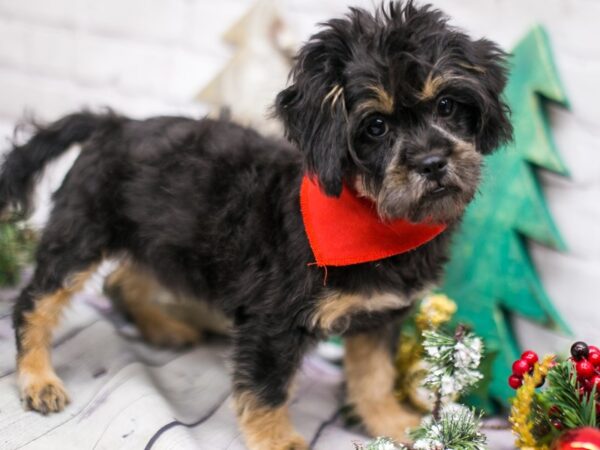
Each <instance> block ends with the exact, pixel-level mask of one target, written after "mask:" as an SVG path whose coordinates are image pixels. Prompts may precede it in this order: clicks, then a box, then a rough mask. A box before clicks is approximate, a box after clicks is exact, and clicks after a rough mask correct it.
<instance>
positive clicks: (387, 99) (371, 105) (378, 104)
mask: <svg viewBox="0 0 600 450" xmlns="http://www.w3.org/2000/svg"><path fill="white" fill-rule="evenodd" d="M368 89H369V90H370V91H371V92H373V93H374V94H375V98H370V99H368V100H365V101H364V102H361V103H360V104H359V105H358V106H357V107H356V110H357V111H358V112H361V111H365V110H369V109H372V110H375V111H379V112H382V113H387V114H391V113H393V112H394V99H393V97H392V96H391V95H390V94H388V92H387V91H386V90H385V89H384V88H383V87H381V86H369V87H368Z"/></svg>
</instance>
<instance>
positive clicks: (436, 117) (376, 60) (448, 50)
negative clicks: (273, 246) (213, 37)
mask: <svg viewBox="0 0 600 450" xmlns="http://www.w3.org/2000/svg"><path fill="white" fill-rule="evenodd" d="M446 20H447V18H446V17H445V16H444V15H443V14H442V13H441V12H439V11H437V10H434V9H432V8H431V7H429V6H423V7H417V6H415V5H414V4H413V2H412V1H408V2H407V3H406V4H402V3H392V4H390V6H389V7H388V8H382V9H381V10H379V11H378V12H377V13H375V14H369V13H368V12H366V11H364V10H361V9H352V10H351V12H350V13H349V14H348V16H346V17H345V18H343V19H334V20H331V21H329V22H327V23H326V24H324V29H323V30H322V31H320V32H319V33H317V34H315V35H314V36H312V37H311V39H310V40H309V41H308V42H307V43H306V44H305V45H304V47H303V48H302V49H301V50H300V52H299V54H298V56H297V59H296V64H295V67H294V68H293V70H292V73H291V84H290V86H289V87H288V88H287V89H285V90H284V91H282V92H281V93H280V94H279V95H278V96H277V100H276V103H275V111H276V113H277V115H278V116H279V117H280V118H281V119H282V120H283V123H284V126H285V130H286V134H287V137H288V138H289V139H290V140H291V141H292V142H294V143H295V144H296V145H298V147H299V148H300V150H301V151H302V152H303V153H304V154H305V157H306V167H307V170H308V172H309V173H311V174H313V175H314V176H316V179H317V180H318V181H319V184H320V186H321V188H322V190H323V191H324V192H325V193H326V194H327V195H331V196H338V195H339V194H340V193H341V190H342V184H343V183H346V184H347V185H348V186H350V187H352V188H354V189H355V190H356V191H357V192H358V194H359V195H363V196H366V197H369V198H371V199H372V200H373V201H375V202H376V204H377V208H378V211H379V214H380V216H381V217H382V218H386V219H393V218H405V219H408V220H412V221H420V220H432V221H441V222H451V221H453V220H456V219H458V218H459V217H460V216H461V214H462V213H463V211H464V209H465V207H466V205H467V204H468V202H469V201H470V200H471V199H472V198H473V196H474V194H475V192H476V189H477V184H478V182H479V177H480V171H481V165H482V156H483V155H485V154H487V153H490V152H491V151H493V150H494V149H495V148H496V147H498V146H499V145H501V144H502V143H504V142H507V141H508V140H509V139H510V138H511V134H512V128H511V125H510V121H509V118H508V108H507V106H506V104H504V103H503V101H502V98H501V94H502V90H503V89H504V86H505V84H506V78H507V69H506V61H505V54H504V53H503V52H502V51H501V50H500V49H499V48H498V47H497V46H496V45H495V44H493V43H492V42H490V41H487V40H484V39H481V40H471V39H470V38H469V37H468V36H466V35H465V34H463V33H462V32H460V31H458V30H456V29H454V28H452V27H450V26H448V25H447V24H446Z"/></svg>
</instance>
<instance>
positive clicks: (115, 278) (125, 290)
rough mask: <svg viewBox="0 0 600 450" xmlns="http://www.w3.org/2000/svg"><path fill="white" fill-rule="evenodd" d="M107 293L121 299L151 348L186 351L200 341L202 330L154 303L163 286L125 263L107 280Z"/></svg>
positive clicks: (148, 275)
mask: <svg viewBox="0 0 600 450" xmlns="http://www.w3.org/2000/svg"><path fill="white" fill-rule="evenodd" d="M106 286H107V291H109V292H110V295H111V296H118V297H119V300H120V301H122V303H123V306H124V307H125V309H126V310H127V312H128V313H129V314H130V315H131V317H132V319H133V321H134V322H135V324H136V326H137V327H138V329H139V330H140V333H141V334H142V336H143V338H144V339H145V340H146V341H148V342H150V343H151V344H154V345H157V346H165V347H183V346H186V345H191V344H195V343H197V342H198V341H199V340H200V337H201V333H200V330H197V329H195V328H194V327H192V326H191V325H189V324H187V323H185V322H183V321H181V320H177V319H176V318H175V317H172V316H170V315H169V314H167V313H166V312H165V311H164V310H163V309H162V308H161V307H160V306H159V305H158V304H156V303H155V302H154V296H155V293H156V292H158V291H160V290H161V289H162V286H161V285H160V284H159V283H158V282H157V281H156V280H155V278H154V277H152V276H151V275H150V274H148V273H146V272H144V271H143V270H140V269H137V268H135V267H134V266H132V265H130V264H127V263H123V264H122V265H121V266H120V267H119V268H118V269H117V270H115V271H114V272H113V273H112V274H110V276H109V277H108V279H107V280H106Z"/></svg>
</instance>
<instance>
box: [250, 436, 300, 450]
mask: <svg viewBox="0 0 600 450" xmlns="http://www.w3.org/2000/svg"><path fill="white" fill-rule="evenodd" d="M247 444H248V448H249V449H250V450H308V448H309V447H308V444H307V443H306V441H305V440H304V439H303V438H302V436H300V435H299V434H295V433H294V434H292V435H290V436H286V437H272V436H270V437H268V438H266V439H260V440H254V441H247Z"/></svg>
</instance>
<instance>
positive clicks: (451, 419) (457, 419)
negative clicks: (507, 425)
mask: <svg viewBox="0 0 600 450" xmlns="http://www.w3.org/2000/svg"><path fill="white" fill-rule="evenodd" d="M480 428H481V415H479V414H476V413H475V412H474V411H473V410H471V409H469V408H467V407H466V406H463V405H457V404H450V405H446V406H444V407H442V408H441V410H440V413H439V419H435V418H434V417H433V416H431V417H428V418H426V419H425V420H424V421H423V423H422V424H421V426H420V427H419V428H417V429H416V430H414V431H413V432H411V434H410V436H411V438H413V439H414V440H415V442H414V444H413V445H412V446H411V448H412V449H413V450H446V449H461V450H485V449H486V448H487V447H486V437H485V435H484V434H483V433H481V432H480V431H479V430H480Z"/></svg>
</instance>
